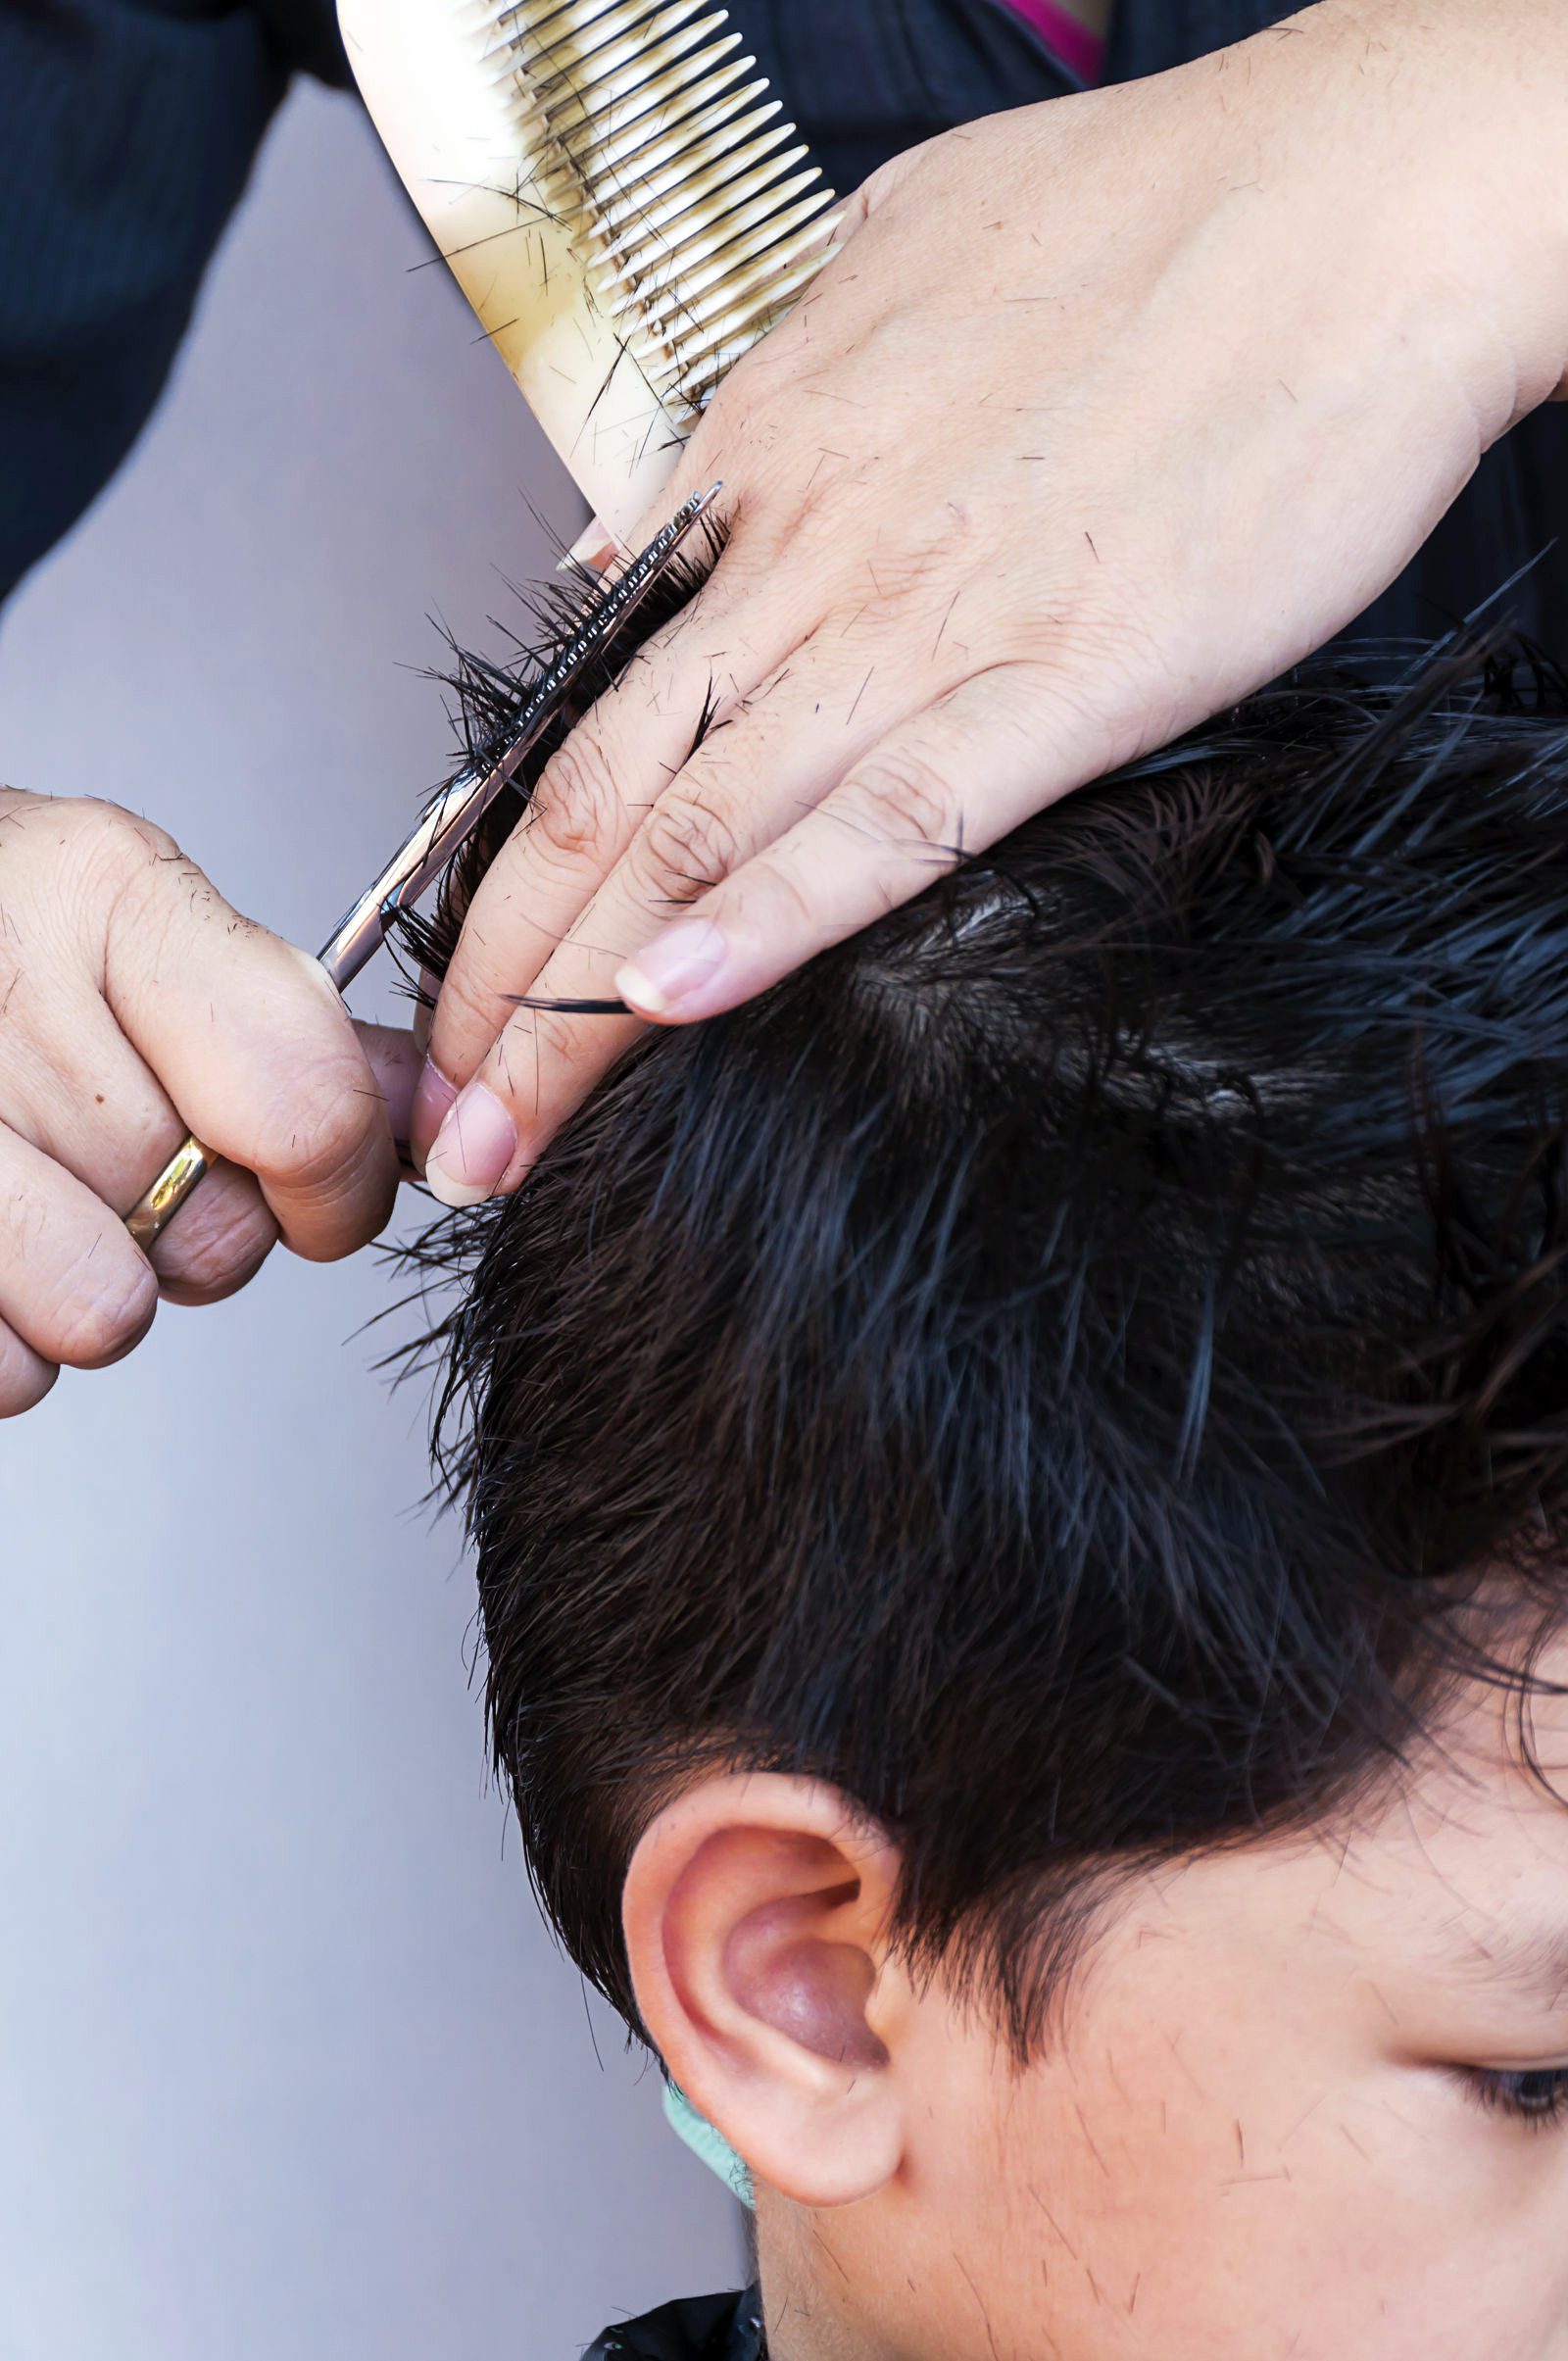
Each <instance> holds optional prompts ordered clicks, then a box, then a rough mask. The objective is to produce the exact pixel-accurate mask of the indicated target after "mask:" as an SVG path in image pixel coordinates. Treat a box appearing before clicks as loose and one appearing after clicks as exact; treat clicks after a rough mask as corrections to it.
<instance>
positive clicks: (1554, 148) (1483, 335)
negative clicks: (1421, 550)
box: [1259, 0, 1568, 447]
mask: <svg viewBox="0 0 1568 2361" xmlns="http://www.w3.org/2000/svg"><path fill="white" fill-rule="evenodd" d="M1278 29H1279V30H1280V31H1282V32H1294V31H1297V30H1298V29H1299V32H1300V33H1302V34H1304V35H1307V36H1309V37H1312V38H1313V39H1315V40H1319V41H1322V42H1324V43H1326V44H1330V45H1332V47H1333V49H1334V51H1335V53H1336V55H1337V62H1338V68H1339V72H1340V74H1341V75H1342V77H1343V82H1344V87H1345V89H1346V93H1347V104H1348V107H1349V108H1350V110H1351V115H1352V118H1353V117H1354V116H1356V115H1359V114H1360V112H1361V108H1362V103H1363V100H1364V101H1365V103H1366V104H1370V105H1373V106H1375V107H1376V108H1377V111H1378V115H1379V119H1380V123H1381V126H1382V131H1383V134H1384V138H1383V140H1382V141H1380V142H1379V143H1378V144H1379V146H1380V147H1381V148H1382V151H1383V155H1384V158H1385V161H1384V163H1383V164H1382V165H1381V166H1380V169H1381V170H1385V171H1386V172H1387V174H1388V178H1387V197H1386V204H1387V206H1388V207H1389V209H1390V210H1391V211H1392V212H1394V213H1395V214H1397V215H1398V216H1400V217H1402V230H1403V237H1404V241H1405V250H1406V251H1407V252H1408V253H1409V254H1410V255H1411V256H1413V257H1415V258H1417V260H1418V263H1419V265H1420V266H1421V268H1420V269H1418V270H1417V271H1416V273H1415V275H1416V276H1417V277H1418V278H1419V277H1420V276H1422V275H1424V274H1425V272H1426V271H1430V272H1431V274H1432V278H1433V281H1434V282H1435V284H1436V287H1437V289H1438V292H1439V297H1440V301H1441V302H1442V304H1443V305H1444V307H1445V309H1446V314H1447V319H1448V322H1449V325H1450V327H1451V330H1452V335H1451V340H1450V350H1451V353H1452V357H1453V361H1454V364H1455V366H1456V367H1457V369H1459V371H1460V373H1461V375H1462V376H1463V378H1464V381H1465V384H1466V388H1467V391H1468V392H1469V395H1470V397H1471V400H1472V404H1473V407H1474V410H1475V413H1476V417H1477V420H1478V424H1479V426H1480V429H1481V437H1482V442H1483V446H1484V447H1485V446H1486V445H1488V444H1491V443H1492V442H1495V440H1496V439H1497V437H1498V436H1499V435H1501V434H1503V433H1505V432H1506V431H1507V429H1508V427H1510V426H1511V425H1513V424H1514V423H1515V422H1516V421H1517V419H1519V418H1522V417H1523V416H1524V415H1525V414H1526V413H1527V412H1528V411H1531V410H1533V409H1535V408H1536V407H1537V406H1538V405H1539V404H1540V403H1542V402H1544V401H1546V400H1549V399H1551V398H1552V397H1553V396H1555V395H1558V394H1560V393H1561V392H1562V391H1563V390H1564V387H1565V384H1568V172H1565V170H1564V162H1563V159H1564V155H1565V152H1568V139H1565V133H1568V11H1565V10H1564V9H1563V8H1562V7H1561V6H1560V5H1558V0H1487V5H1486V6H1484V7H1480V6H1477V5H1475V0H1317V5H1315V6H1313V7H1311V8H1308V9H1305V10H1303V11H1302V13H1301V15H1300V16H1299V17H1297V18H1294V19H1292V20H1290V21H1289V23H1288V25H1286V26H1283V27H1280V28H1278ZM1259 38H1260V39H1263V40H1267V39H1268V38H1269V36H1268V35H1266V34H1265V35H1261V36H1259ZM1368 84H1371V85H1372V86H1373V93H1375V95H1373V94H1369V93H1368V91H1367V85H1368ZM1357 85H1359V89H1360V93H1361V97H1360V98H1358V97H1357V95H1356V87H1357ZM1348 128H1351V129H1352V130H1353V128H1354V124H1353V122H1352V123H1350V124H1348Z"/></svg>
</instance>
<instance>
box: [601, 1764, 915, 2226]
mask: <svg viewBox="0 0 1568 2361" xmlns="http://www.w3.org/2000/svg"><path fill="white" fill-rule="evenodd" d="M898 1867H899V1862H898V1853H897V1850H896V1848H895V1847H894V1846H893V1845H892V1844H891V1843H890V1842H889V1841H888V1839H887V1838H886V1837H885V1836H884V1835H883V1834H882V1833H881V1832H880V1831H878V1830H875V1829H873V1828H868V1827H867V1826H866V1825H865V1824H864V1823H863V1822H859V1821H857V1820H855V1819H854V1818H853V1817H852V1815H851V1813H850V1810H849V1806H848V1805H847V1804H846V1802H845V1800H844V1797H843V1796H842V1795H839V1794H838V1793H837V1791H836V1790H834V1789H832V1788H828V1787H825V1786H823V1785H822V1784H820V1783H819V1782H817V1781H814V1780H809V1779H792V1778H786V1777H782V1776H779V1775H776V1774H772V1773H759V1774H753V1775H742V1774H738V1773H731V1774H721V1775H719V1776H718V1777H715V1778H711V1779H706V1780H703V1781H702V1782H701V1783H700V1784H699V1785H697V1786H695V1787H693V1788H690V1789H688V1790H687V1791H686V1792H685V1793H684V1794H683V1795H678V1796H677V1797H676V1798H675V1799H674V1800H673V1801H672V1802H671V1803H669V1804H667V1805H666V1806H665V1807H664V1809H663V1810H662V1812H661V1813H660V1814H659V1816H658V1818H657V1819H656V1820H655V1821H654V1822H653V1823H652V1825H651V1826H650V1827H649V1828H648V1829H647V1831H646V1832H645V1834H644V1836H643V1838H642V1840H641V1842H640V1843H639V1845H638V1846H637V1849H636V1852H635V1853H634V1854H633V1857H632V1861H631V1866H630V1868H629V1870H628V1872H627V1877H626V1890H625V1895H624V1900H623V1905H622V1912H623V1924H624V1928H625V1935H626V1946H627V1952H628V1956H629V1959H630V1964H631V1971H632V1978H633V1981H634V1983H635V1986H636V1991H637V2001H638V2006H639V2008H640V2010H641V2012H642V2017H643V2021H644V2023H645V2024H646V2026H647V2028H648V2031H649V2033H650V2035H651V2036H652V2038H653V2040H654V2041H655V2043H656V2044H657V2046H658V2048H659V2050H660V2053H661V2055H662V2057H663V2059H664V2062H665V2064H666V2066H667V2067H668V2069H669V2071H670V2073H671V2074H672V2075H673V2077H674V2079H675V2081H676V2082H677V2083H678V2084H679V2086H680V2088H681V2089H682V2090H684V2091H685V2093H686V2094H687V2096H688V2098H689V2099H690V2100H691V2102H692V2104H693V2105H694V2106H696V2107H697V2108H698V2109H699V2110H700V2111H701V2112H702V2113H703V2114H704V2115H706V2116H707V2117H708V2119H709V2121H710V2122H711V2123H713V2124H715V2125H716V2126H717V2128H718V2129H719V2130H720V2131H721V2132H722V2133H723V2135H724V2137H725V2139H726V2140H729V2142H730V2144H731V2146H732V2147H734V2148H735V2149H736V2151H737V2152H738V2154H740V2155H741V2156H743V2157H744V2158H745V2160H746V2162H747V2164H748V2165H749V2166H750V2167H751V2169H752V2172H753V2174H754V2175H755V2176H757V2177H759V2178H760V2179H761V2180H762V2181H764V2182H766V2183H768V2184H769V2185H770V2186H771V2187H773V2188H774V2189H778V2190H779V2191H780V2192H781V2193H782V2194H783V2195H785V2196H787V2197H790V2198H793V2199H794V2200H795V2201H796V2202H797V2203H800V2204H805V2205H842V2204H846V2203H849V2202H851V2201H852V2200H853V2199H855V2198H857V2197H863V2196H868V2195H870V2194H871V2193H872V2191H873V2190H875V2189H879V2188H881V2187H882V2186H883V2185H884V2184H885V2183H886V2182H887V2181H889V2180H890V2179H891V2178H892V2177H893V2175H894V2174H895V2173H896V2172H897V2171H898V2169H899V2166H900V2163H901V2161H902V2158H903V2149H904V2116H903V2096H902V2092H903V2086H902V2082H901V2077H900V2072H899V2066H900V2047H901V2039H902V2037H903V2036H904V2035H905V2033H906V2032H907V2023H908V2014H909V2011H910V2010H911V2008H912V2007H913V2006H914V2005H915V2002H914V1999H913V1995H912V1992H911V1990H910V1987H909V1983H908V1979H907V1975H906V1974H905V1972H904V1969H903V1966H902V1963H901V1962H900V1961H899V1959H898V1957H897V1956H896V1954H895V1953H894V1952H893V1951H892V1948H891V1945H890V1943H889V1942H888V1940H887V1926H888V1922H889V1919H890V1916H891V1910H892V1904H893V1900H894V1895H895V1893H896V1888H897V1878H898Z"/></svg>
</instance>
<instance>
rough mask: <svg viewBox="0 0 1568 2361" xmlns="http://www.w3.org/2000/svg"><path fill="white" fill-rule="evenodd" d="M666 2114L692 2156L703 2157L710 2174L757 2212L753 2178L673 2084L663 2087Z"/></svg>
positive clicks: (720, 2136) (722, 2138) (721, 2136)
mask: <svg viewBox="0 0 1568 2361" xmlns="http://www.w3.org/2000/svg"><path fill="white" fill-rule="evenodd" d="M664 2113H665V2115H666V2117H667V2118H668V2120H669V2122H670V2125H671V2126H672V2128H673V2129H674V2130H675V2131H676V2132H678V2133H679V2135H680V2137H681V2139H682V2140H685V2142H686V2145H687V2146H688V2147H689V2148H690V2149H691V2151H692V2154H693V2155H694V2156H701V2158H702V2160H703V2162H704V2163H705V2164H706V2165H707V2166H708V2169H709V2171H710V2172H713V2173H717V2175H718V2177H719V2179H720V2180H721V2181H722V2182H723V2184H724V2186H725V2188H726V2189H732V2190H733V2191H734V2193H735V2195H736V2196H737V2197H739V2199H740V2201H741V2203H742V2204H743V2205H752V2206H754V2210H755V2203H754V2199H753V2196H752V2176H751V2174H750V2173H749V2172H748V2171H747V2169H746V2167H745V2165H744V2164H743V2163H742V2162H741V2159H740V2158H739V2156H737V2155H736V2153H735V2150H734V2149H733V2148H732V2147H731V2146H730V2144H729V2141H728V2140H726V2139H725V2138H724V2135H723V2133H722V2132H715V2131H714V2129H713V2127H712V2125H711V2123H710V2122H709V2120H708V2118H707V2116H706V2115H699V2114H698V2112H697V2109H696V2108H695V2107H694V2106H693V2105H692V2103H691V2101H690V2099H689V2098H687V2096H686V2094H685V2092H684V2091H683V2090H678V2089H677V2088H676V2086H675V2085H674V2084H673V2083H671V2082H666V2083H665V2085H664Z"/></svg>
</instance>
